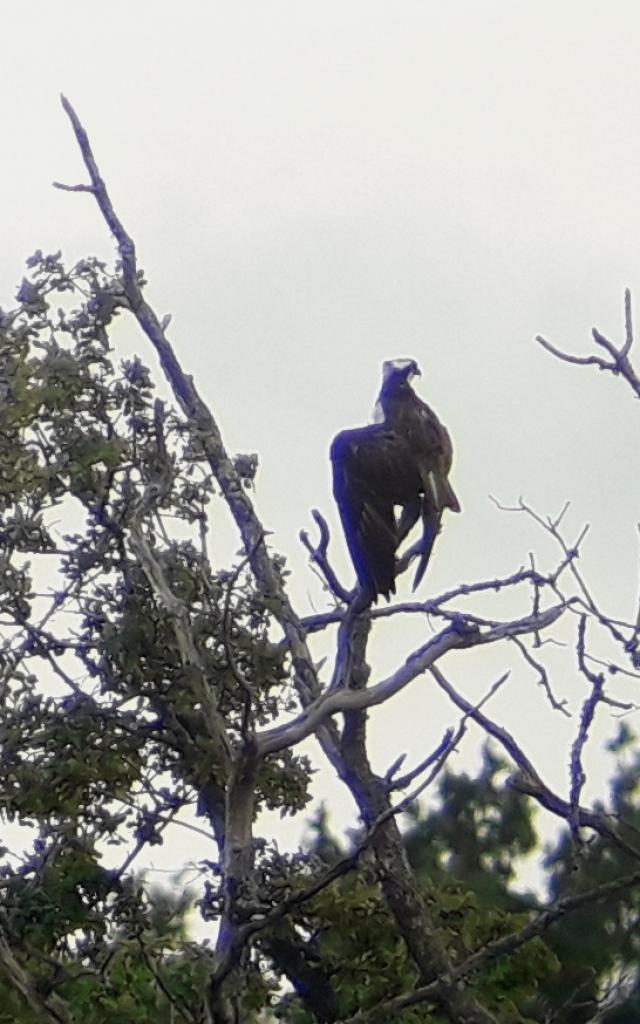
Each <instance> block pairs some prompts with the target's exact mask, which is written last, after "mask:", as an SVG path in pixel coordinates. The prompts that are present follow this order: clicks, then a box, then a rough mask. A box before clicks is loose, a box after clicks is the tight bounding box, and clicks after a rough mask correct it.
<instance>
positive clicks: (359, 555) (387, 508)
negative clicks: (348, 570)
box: [331, 424, 418, 599]
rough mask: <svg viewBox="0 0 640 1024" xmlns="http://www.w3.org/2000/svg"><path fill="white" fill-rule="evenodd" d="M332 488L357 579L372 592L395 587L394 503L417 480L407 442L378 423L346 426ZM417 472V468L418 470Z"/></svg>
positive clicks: (337, 446) (334, 450)
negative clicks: (413, 478) (364, 425)
mask: <svg viewBox="0 0 640 1024" xmlns="http://www.w3.org/2000/svg"><path fill="white" fill-rule="evenodd" d="M331 461H332V464H333V493H334V496H335V499H336V502H337V504H338V509H339V512H340V518H341V520H342V526H343V529H344V533H345V537H346V540H347V546H348V548H349V552H350V554H351V559H352V561H353V564H354V567H355V570H356V573H357V576H358V580H359V582H360V584H361V585H362V586H363V587H366V588H367V589H368V590H369V591H370V592H371V594H372V597H373V599H375V597H376V596H377V595H378V594H383V595H384V596H385V597H387V598H388V597H390V595H391V594H394V593H395V553H396V548H397V546H398V531H397V527H396V522H395V515H394V506H395V505H398V504H403V502H404V500H405V499H406V496H407V493H408V491H410V489H411V485H412V484H413V489H414V492H415V493H417V486H418V480H417V479H415V480H412V479H410V477H411V473H412V471H411V459H410V455H409V453H408V451H407V446H406V442H404V441H403V440H402V439H401V438H400V437H398V436H397V435H396V434H395V433H394V432H393V431H390V430H388V429H387V428H385V427H384V426H382V425H378V424H374V425H373V426H370V427H361V428H358V429H356V430H344V431H342V433H340V434H338V436H337V437H336V438H335V440H334V441H333V444H332V446H331ZM413 476H415V473H414V474H413Z"/></svg>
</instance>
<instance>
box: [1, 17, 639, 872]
mask: <svg viewBox="0 0 640 1024" xmlns="http://www.w3.org/2000/svg"><path fill="white" fill-rule="evenodd" d="M0 29H1V31H2V35H3V40H4V45H3V56H2V64H3V88H2V93H1V95H0V115H1V123H2V127H3V136H4V146H3V155H2V159H1V160H0V224H1V226H2V245H1V246H0V301H2V303H3V304H5V305H10V304H11V300H12V295H13V294H14V293H15V288H14V285H15V284H16V283H17V282H19V280H20V278H21V276H22V272H23V269H22V268H23V260H24V258H26V257H27V256H28V255H29V254H30V253H31V252H32V251H33V250H34V249H35V248H36V247H40V248H42V249H44V250H50V251H53V250H55V249H57V248H60V247H61V248H62V249H63V252H64V254H65V256H66V257H67V258H68V259H69V261H73V260H75V259H77V258H79V257H80V256H84V255H87V254H89V253H91V252H95V253H98V254H100V255H102V256H107V257H109V256H110V254H111V253H112V250H113V247H112V244H111V241H110V239H109V238H108V236H107V232H106V227H105V226H104V224H103V223H102V221H101V219H100V217H99V215H98V211H97V209H96V208H95V205H94V204H93V202H92V200H91V198H90V197H88V196H83V195H73V194H65V193H61V192H57V191H55V190H54V189H52V188H51V185H50V183H51V181H52V180H54V179H57V180H62V181H67V182H69V183H74V182H78V181H82V180H84V177H85V176H84V172H83V168H82V167H81V163H80V158H79V154H78V151H77V147H76V144H75V140H74V139H73V137H72V134H71V131H70V129H69V126H68V124H67V121H66V118H65V116H64V114H63V112H62V110H61V108H60V106H59V100H58V94H59V93H60V92H61V91H63V92H64V93H65V94H66V95H67V96H68V97H69V99H70V100H71V101H72V103H73V104H74V105H75V107H76V109H77V111H78V113H79V115H80V117H81V118H82V120H83V121H84V124H85V126H86V128H87V130H88V131H89V134H90V138H91V140H92V143H93V146H94V151H95V154H96V157H97V159H98V162H99V165H100V168H101V170H102V173H103V175H104V177H105V178H106V180H107V183H108V186H109V188H110V191H111V194H112V198H113V200H114V202H115V204H116V207H117V209H118V212H119V213H120V215H121V217H122V218H123V220H124V222H125V224H126V226H127V228H128V230H129V231H130V233H131V234H133V236H134V237H135V239H136V241H137V243H138V250H139V254H140V259H141V263H142V265H143V266H144V268H145V270H146V272H147V276H148V278H149V280H150V287H149V295H150V296H151V298H152V299H153V301H154V302H155V304H156V306H157V309H158V312H159V313H160V314H164V313H165V312H171V313H172V314H173V322H172V325H171V328H170V332H169V333H170V337H171V339H172V341H173V342H174V344H175V347H176V351H177V353H178V355H179V357H180V358H181V359H182V361H183V364H184V366H185V368H186V369H187V370H188V371H190V372H194V373H195V374H196V377H197V381H198V384H199V386H200V389H201V391H202V392H203V393H204V395H205V396H206V398H207V399H208V400H209V401H210V403H211V405H212V408H213V410H214V412H215V414H216V416H217V417H218V420H219V422H220V425H221V427H222V430H223V434H224V436H225V438H226V441H227V444H228V446H229V448H230V449H231V450H232V451H253V450H258V451H259V452H260V457H261V463H260V472H259V479H258V505H259V509H260V512H261V513H262V514H263V517H264V521H265V524H266V525H267V527H269V528H270V529H272V530H273V531H274V543H275V545H276V546H277V547H278V548H279V549H280V550H281V551H283V552H285V553H287V555H288V556H289V557H290V562H291V566H292V568H293V569H294V573H295V577H294V583H293V591H294V595H295V597H296V599H297V601H298V607H299V610H300V611H301V613H303V614H305V613H307V612H310V611H311V610H312V606H311V603H310V602H311V600H313V602H314V605H315V607H318V608H319V607H321V602H322V597H321V595H320V593H319V590H318V587H317V585H316V584H315V582H314V580H313V577H312V575H311V573H310V571H309V570H308V568H307V567H306V559H305V556H304V553H303V552H302V550H301V548H300V545H299V543H298V541H297V534H298V531H299V529H300V528H301V527H305V526H309V523H310V521H309V509H310V508H311V507H313V506H315V505H317V506H319V507H320V508H321V509H322V510H323V511H324V512H325V513H326V514H327V515H329V516H330V520H331V522H332V524H333V525H334V527H335V542H334V547H335V557H336V565H337V566H338V567H339V568H340V569H341V571H343V573H344V574H346V573H347V572H349V573H350V572H351V570H350V568H349V566H348V562H347V558H346V554H345V549H344V544H343V542H342V538H341V536H340V534H339V533H338V531H337V517H336V514H335V512H334V508H333V501H332V498H331V493H330V480H329V468H328V447H329V444H330V441H331V438H332V437H333V435H334V434H335V433H336V432H337V431H338V430H339V429H342V428H343V427H346V426H355V425H358V424H362V423H364V422H366V420H367V418H368V417H369V414H370V411H371V408H372V406H373V403H374V400H375V397H376V392H377V388H378V381H379V374H380V364H381V362H382V360H383V359H385V358H390V357H395V356H411V357H414V358H416V359H417V360H418V362H419V363H420V364H421V366H422V369H423V375H424V376H423V380H422V382H421V385H420V390H421V393H422V395H423V397H424V398H426V400H427V401H429V402H430V403H431V404H432V405H433V406H434V407H435V408H436V410H437V411H438V412H439V414H440V415H441V417H442V419H443V420H444V421H445V423H446V424H447V426H448V427H449V429H450V432H451V434H452V436H453V439H454V444H455V450H456V455H455V466H454V481H455V488H456V491H457V493H458V494H459V495H460V498H461V502H462V504H463V508H464V511H463V515H462V516H459V517H455V516H449V518H448V520H447V521H446V523H445V528H444V531H443V534H442V536H441V537H440V539H439V541H438V545H437V550H436V554H435V556H434V559H433V563H432V565H431V566H430V570H429V573H428V574H427V578H426V580H425V582H424V584H423V587H422V588H421V594H423V595H424V596H425V597H427V596H433V595H435V594H437V593H438V592H440V591H442V590H445V589H449V588H450V587H452V586H455V585H456V584H457V583H459V582H461V581H463V580H464V581H467V582H471V581H473V580H476V579H481V578H483V577H493V576H497V575H501V574H504V573H509V572H512V571H514V570H515V569H517V568H518V567H519V566H520V565H522V564H524V563H526V562H527V559H528V552H529V551H530V550H531V549H535V550H537V551H538V552H539V553H540V556H541V558H542V559H543V560H544V559H547V561H546V564H547V565H549V564H550V562H549V560H548V559H549V556H550V554H551V548H550V546H549V544H548V542H547V541H546V540H545V539H544V538H543V537H542V536H541V535H539V534H538V533H537V532H536V531H535V530H534V529H533V528H531V527H529V526H528V525H527V524H526V523H525V522H524V521H523V520H521V519H519V518H517V517H509V516H505V515H504V514H500V513H499V512H498V511H497V510H496V509H495V508H494V507H493V506H492V505H491V503H490V502H489V500H488V495H489V494H490V493H492V494H495V495H496V496H498V497H499V498H500V499H502V500H503V501H505V502H512V501H514V500H516V499H517V498H518V496H519V495H521V494H522V495H524V496H525V497H526V498H527V499H528V500H529V501H530V502H531V503H532V504H533V505H535V507H536V508H537V509H538V510H539V511H540V512H542V513H552V512H556V511H558V510H559V508H560V507H561V506H562V504H563V503H564V501H565V499H567V498H569V499H571V500H572V503H573V504H572V511H571V514H570V517H569V519H568V523H569V524H570V527H571V531H572V532H577V531H578V529H579V527H580V525H581V524H582V523H583V522H584V521H589V522H590V523H591V524H592V528H591V533H590V536H589V541H588V546H587V547H586V548H585V554H584V557H583V560H582V568H583V569H584V570H585V572H587V574H588V575H589V576H590V578H591V580H592V582H593V585H594V589H595V590H596V591H597V593H598V594H599V596H600V598H601V600H602V603H603V604H604V605H605V606H606V607H608V608H609V609H610V610H611V611H612V612H615V613H618V614H620V615H623V616H625V617H627V618H630V617H634V616H635V601H636V594H637V581H638V557H637V555H638V553H637V530H636V520H637V519H638V518H639V516H638V511H637V510H638V508H639V507H640V479H639V475H638V473H637V469H636V463H637V459H636V438H638V436H639V431H640V415H639V412H638V409H637V408H636V406H635V403H634V400H633V398H632V395H631V392H630V391H629V390H628V389H627V388H626V387H625V385H624V384H623V383H621V382H619V381H613V380H610V379H607V378H605V377H604V376H603V375H600V374H597V373H596V372H595V371H593V370H589V369H583V368H574V367H569V366H566V365H564V364H560V363H558V362H556V361H554V360H553V359H552V357H550V356H549V355H547V354H546V353H544V352H543V351H542V350H540V349H539V348H538V347H537V346H536V345H535V344H534V343H533V341H532V338H533V336H534V335H535V334H536V333H538V332H541V333H544V334H545V335H546V336H547V337H548V338H550V339H551V340H552V341H555V342H556V343H557V344H559V345H561V346H564V347H567V348H570V349H572V350H574V351H576V352H587V351H589V350H590V340H589V332H590V328H591V326H592V325H594V324H597V325H598V326H599V327H600V328H601V329H602V330H603V331H604V332H605V333H609V334H610V336H612V337H614V338H615V339H618V338H620V337H621V330H622V300H623V291H624V288H625V287H626V286H630V287H631V288H632V289H633V290H634V291H635V293H637V294H640V287H639V285H640V102H639V101H640V61H639V60H638V47H639V44H640V6H639V5H638V4H637V3H636V2H633V0H613V2H612V0H608V2H604V0H603V2H594V0H563V2H561V3H558V2H557V0H554V2H548V0H542V2H541V0H537V2H536V3H533V2H528V3H525V2H519V0H502V2H500V3H497V2H482V0H468V2H460V0H459V2H450V3H446V4H445V3H442V2H439V0H400V2H396V3H390V2H386V3H385V2H382V0H351V2H348V0H323V2H322V3H312V2H305V0H253V2H249V0H247V2H237V0H226V2H212V3H205V2H198V3H196V2H193V0H191V2H189V0H187V2H184V3H181V4H176V3H175V2H172V3H167V2H163V0H154V2H153V3H151V2H143V0H138V2H137V3H135V4H133V3H131V2H128V0H111V2H110V3H109V5H108V7H107V8H105V9H104V10H102V9H98V8H97V7H95V6H94V5H92V4H87V3H86V2H82V3H80V2H76V0H61V2H60V3H58V4H51V3H49V2H43V0H36V2H31V3H29V4H20V5H18V4H9V3H4V4H2V3H0ZM126 334H127V337H126V338H123V344H124V345H125V346H126V347H127V348H130V347H131V346H132V345H134V347H135V348H136V349H137V350H138V351H139V352H140V353H141V354H142V355H143V357H144V358H146V359H149V360H150V361H152V356H151V353H150V352H149V351H148V346H147V343H146V341H145V340H144V339H143V338H142V337H139V338H136V336H135V333H134V331H133V327H131V328H130V329H129V330H128V331H127V332H126ZM132 339H133V340H132ZM123 351H124V349H123ZM637 359H638V365H639V366H640V344H639V346H638V354H637ZM223 535H224V536H226V534H223ZM543 564H545V563H544V561H543ZM480 607H481V606H478V608H479V609H480ZM524 610H525V604H524V599H523V602H522V604H521V605H519V606H517V607H516V610H515V612H514V614H518V613H519V612H524ZM424 628H425V627H424V623H420V624H414V625H413V626H412V627H411V629H409V627H407V628H404V629H403V628H400V626H399V625H396V626H395V627H394V628H391V629H389V628H387V629H386V630H385V631H384V634H383V635H382V636H381V637H380V638H378V640H377V641H376V642H375V643H374V648H373V649H374V651H375V653H376V669H377V670H379V671H384V672H386V671H388V670H389V669H391V668H393V667H394V666H395V665H396V664H397V663H398V661H399V660H400V659H401V658H402V656H403V651H404V652H406V649H407V644H408V643H409V642H411V641H412V640H413V641H414V642H416V643H418V642H420V640H423V639H424V635H425V634H424ZM558 635H560V634H558ZM566 638H567V639H568V640H569V641H570V642H571V643H574V637H572V636H571V635H567V637H566ZM570 655H571V652H570V651H569V652H568V653H567V652H565V653H564V654H562V652H556V651H553V652H552V653H551V658H552V659H553V663H554V664H557V665H558V666H559V668H560V674H559V675H558V676H557V677H556V678H555V680H554V681H555V685H556V689H557V691H558V693H559V694H563V693H567V694H568V696H569V697H570V698H571V700H572V701H573V705H572V706H573V708H574V709H575V708H577V707H578V706H579V705H578V703H577V702H579V700H580V698H581V697H582V696H583V695H584V688H583V687H582V684H581V683H579V682H578V683H576V681H575V680H572V679H571V678H570V676H569V675H567V670H568V668H569V666H570V664H571V656H570ZM508 665H513V666H518V668H517V671H516V672H514V675H513V678H512V680H511V681H510V683H509V684H508V686H507V687H506V688H505V690H504V692H503V693H502V694H501V696H500V697H499V699H498V700H496V702H495V711H493V712H492V713H494V714H496V715H497V716H499V717H501V718H502V720H504V721H505V722H506V723H508V725H509V727H510V728H512V729H513V730H514V731H515V732H516V733H517V734H518V736H519V738H520V739H521V740H522V742H523V743H524V744H525V745H526V748H527V750H528V751H529V752H530V753H531V754H532V755H533V756H536V757H537V758H538V762H539V763H540V765H541V767H542V768H543V769H544V773H545V776H546V778H547V779H548V780H549V781H550V782H551V783H553V784H554V785H556V786H557V787H558V789H559V790H561V791H562V792H566V784H567V780H566V766H567V762H568V754H567V744H568V743H570V741H571V738H572V735H573V730H574V729H575V718H574V719H573V720H572V722H570V723H569V724H568V726H567V724H566V723H565V721H564V720H562V719H560V718H559V716H557V715H555V716H554V715H553V714H552V713H551V712H550V710H549V709H548V707H547V706H546V704H545V702H544V700H543V697H542V695H541V692H540V690H539V689H538V688H536V686H535V681H534V679H533V677H532V675H531V673H529V672H528V671H526V670H525V668H524V667H523V666H522V665H521V663H519V662H518V661H517V659H516V658H515V657H514V654H513V652H512V651H511V650H507V649H505V648H504V647H502V648H500V649H494V650H492V651H488V650H487V651H482V652H481V653H480V654H476V653H474V652H467V653H464V654H458V655H455V656H453V657H451V658H449V659H447V661H446V662H445V663H444V664H443V666H442V667H443V669H444V670H445V672H446V673H448V674H449V675H450V677H451V678H452V680H453V681H455V682H459V683H462V684H464V686H465V687H466V692H467V693H469V694H470V695H473V696H474V697H479V696H480V694H481V693H482V692H483V690H484V689H485V688H486V687H487V685H488V683H489V682H491V681H492V680H493V679H494V678H495V677H496V676H497V675H499V674H500V673H501V671H502V669H503V667H505V666H508ZM636 689H637V687H636V684H635V683H634V682H633V681H631V680H628V681H627V682H622V683H620V684H619V685H618V689H617V693H618V694H619V695H620V696H623V697H624V698H625V699H631V700H632V699H633V697H634V693H635V690H636ZM601 718H602V723H603V731H605V730H606V729H607V728H611V723H610V721H609V720H608V716H607V714H606V712H604V711H603V712H602V716H601ZM455 720H456V717H455V715H454V714H453V713H452V711H451V710H450V709H449V708H448V706H447V704H446V702H445V701H444V700H442V699H441V698H440V696H438V695H435V694H434V693H433V684H432V683H430V682H429V681H419V682H417V683H416V684H414V686H413V687H412V688H411V690H410V692H408V693H406V694H404V695H403V696H402V697H401V698H400V699H399V700H397V701H396V702H395V703H394V705H393V707H389V708H386V709H385V711H384V712H382V713H381V712H377V713H374V714H373V715H372V731H373V735H374V754H375V759H376V763H377V764H378V765H379V767H381V768H382V767H386V766H387V765H388V764H390V763H391V762H392V761H393V760H394V759H395V757H396V756H397V754H398V753H399V752H400V751H402V750H405V751H407V752H408V753H409V756H410V758H412V757H413V758H420V757H422V756H424V754H425V753H426V752H427V751H428V750H429V749H431V747H432V746H433V745H434V743H435V742H436V741H437V739H439V738H440V736H441V734H442V731H443V728H444V726H445V725H446V724H449V723H451V722H455ZM474 744H475V738H474V737H473V736H471V737H470V738H469V739H468V740H467V748H466V749H467V751H468V756H463V757H461V758H460V759H459V762H458V763H460V764H461V763H469V758H470V757H471V752H472V751H473V749H474ZM550 751H553V752H554V757H553V758H552V757H550V755H549V752H550ZM598 761H599V757H598V755H596V754H594V756H593V757H592V758H591V760H590V762H589V767H590V772H591V775H590V784H591V787H592V788H591V790H590V793H591V795H594V794H596V793H598V792H603V785H604V779H605V774H606V773H605V770H604V768H603V766H602V765H601V764H599V763H598ZM325 781H326V776H321V777H320V779H319V784H318V791H320V789H321V786H322V785H324V782H325ZM326 792H327V794H329V791H326ZM330 795H331V800H332V802H333V805H334V806H335V808H336V820H337V821H339V820H341V818H342V817H343V816H344V815H345V814H347V813H348V812H349V809H350V805H349V801H348V799H347V798H346V797H345V796H344V795H343V794H342V793H340V792H336V791H334V790H331V791H330ZM283 834H284V833H283ZM287 834H289V835H290V833H287ZM189 843H190V840H189ZM174 853H175V851H174ZM203 855H205V854H204V852H203ZM208 855H210V853H209V854H208Z"/></svg>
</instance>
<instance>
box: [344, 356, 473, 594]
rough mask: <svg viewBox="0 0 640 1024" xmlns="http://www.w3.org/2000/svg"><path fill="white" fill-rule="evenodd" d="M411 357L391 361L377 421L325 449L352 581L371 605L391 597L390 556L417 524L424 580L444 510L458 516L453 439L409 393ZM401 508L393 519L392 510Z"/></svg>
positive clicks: (419, 573) (392, 565) (417, 579)
mask: <svg viewBox="0 0 640 1024" xmlns="http://www.w3.org/2000/svg"><path fill="white" fill-rule="evenodd" d="M416 374H420V370H419V369H418V365H417V363H416V362H415V361H414V360H413V359H396V360H390V361H387V362H385V363H384V365H383V380H382V388H381V390H380V395H379V397H378V402H377V406H376V414H377V419H378V421H379V422H377V423H374V424H372V425H371V426H368V427H359V428H357V429H355V430H343V431H342V432H341V433H340V434H338V436H337V437H336V438H335V440H334V441H333V444H332V446H331V461H332V464H333V493H334V496H335V499H336V502H337V504H338V509H339V512H340V518H341V520H342V526H343V529H344V532H345V536H346V540H347V546H348V548H349V552H350V554H351V559H352V561H353V564H354V567H355V570H356V573H357V576H358V580H359V582H360V584H361V586H362V587H363V588H366V589H367V590H368V591H369V593H370V594H371V598H372V600H375V599H376V597H377V596H378V594H382V595H383V596H384V597H386V598H387V599H388V598H389V597H390V596H391V594H393V593H395V554H396V551H397V549H398V547H399V545H400V544H401V543H402V541H403V540H404V538H405V537H406V536H407V534H408V533H409V531H410V530H411V528H412V527H413V526H414V525H415V523H416V522H417V520H418V518H420V517H421V518H422V529H423V532H422V539H421V541H420V546H419V549H420V559H419V562H418V568H417V570H416V575H415V579H414V582H413V587H414V590H415V588H416V587H417V585H418V584H419V583H420V580H421V579H422V577H423V575H424V572H425V569H426V567H427V563H428V561H429V556H430V554H431V549H432V547H433V542H434V540H435V538H436V535H437V533H438V530H439V528H440V520H441V517H442V512H443V510H444V509H445V508H450V509H452V510H453V511H455V512H459V511H460V504H459V502H458V499H457V497H456V495H455V492H454V490H453V488H452V486H451V484H450V482H449V479H448V473H449V470H450V468H451V458H452V452H453V449H452V446H451V438H450V437H449V434H448V432H447V430H446V429H445V427H443V425H442V424H441V423H440V420H439V419H438V417H437V416H436V414H435V413H434V412H433V410H432V409H430V408H429V406H428V405H426V404H425V403H424V402H423V401H421V399H420V398H418V396H417V395H416V393H415V392H414V390H413V389H412V387H411V384H410V380H411V378H412V377H414V376H415V375H416ZM398 508H400V510H401V511H400V516H399V518H398V517H397V515H396V509H398Z"/></svg>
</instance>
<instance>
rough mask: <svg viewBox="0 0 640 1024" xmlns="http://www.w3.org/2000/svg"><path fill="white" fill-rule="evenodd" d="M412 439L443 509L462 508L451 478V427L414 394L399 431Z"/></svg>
mask: <svg viewBox="0 0 640 1024" xmlns="http://www.w3.org/2000/svg"><path fill="white" fill-rule="evenodd" d="M398 432H399V433H400V434H402V435H403V436H406V437H407V439H408V440H409V442H410V444H411V447H412V450H413V451H414V452H415V454H416V455H417V456H418V457H419V458H420V460H421V463H422V466H423V477H424V481H425V489H426V488H428V489H429V490H430V491H431V499H432V501H433V503H434V504H435V505H437V507H438V508H439V509H441V510H442V509H443V508H450V509H451V510H452V511H453V512H459V511H460V502H459V501H458V498H457V496H456V493H455V491H454V489H453V487H452V486H451V483H450V481H449V470H450V469H451V460H452V458H453V446H452V444H451V437H450V436H449V431H448V430H447V428H446V427H445V426H443V424H442V423H441V422H440V420H439V419H438V417H437V416H436V414H435V412H434V411H433V409H431V408H430V407H429V406H428V405H427V404H426V402H423V401H422V399H420V398H418V396H417V395H415V394H412V395H411V399H410V401H408V402H407V403H406V406H405V409H404V410H403V411H402V413H401V429H399V431H398Z"/></svg>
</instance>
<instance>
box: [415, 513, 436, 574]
mask: <svg viewBox="0 0 640 1024" xmlns="http://www.w3.org/2000/svg"><path fill="white" fill-rule="evenodd" d="M440 520H441V514H440V513H434V511H433V509H423V513H422V524H423V529H422V544H421V554H420V559H419V561H418V568H417V569H416V574H415V576H414V578H413V589H414V590H416V588H417V587H418V586H419V584H420V583H421V581H422V577H423V576H424V574H425V572H426V569H427V566H428V564H429V558H430V557H431V552H432V550H433V543H434V541H435V539H436V537H437V536H438V533H439V532H440Z"/></svg>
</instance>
